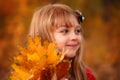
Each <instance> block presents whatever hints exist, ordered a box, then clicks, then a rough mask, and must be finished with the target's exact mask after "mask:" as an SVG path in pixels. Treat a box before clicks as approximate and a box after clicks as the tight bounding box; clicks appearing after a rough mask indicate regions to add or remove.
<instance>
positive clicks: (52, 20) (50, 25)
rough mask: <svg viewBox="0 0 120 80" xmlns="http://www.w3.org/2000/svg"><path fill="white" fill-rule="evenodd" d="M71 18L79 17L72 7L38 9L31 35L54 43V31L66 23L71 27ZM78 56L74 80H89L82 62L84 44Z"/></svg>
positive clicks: (56, 5)
mask: <svg viewBox="0 0 120 80" xmlns="http://www.w3.org/2000/svg"><path fill="white" fill-rule="evenodd" d="M71 16H75V17H76V18H77V15H76V14H75V11H74V10H72V9H71V8H70V7H68V6H66V5H63V4H49V5H47V6H44V7H42V8H41V9H38V10H37V11H36V12H35V13H34V15H33V19H32V22H31V26H30V32H29V35H31V36H32V37H35V36H36V35H39V36H40V37H41V40H42V41H44V40H48V41H50V42H51V41H53V37H52V36H53V35H52V31H53V30H54V29H56V28H57V27H59V26H61V25H62V23H65V25H66V26H67V27H69V26H71V25H72V24H71V22H72V18H71ZM78 53H79V54H77V56H76V57H75V58H74V59H73V62H72V64H71V65H72V69H71V74H72V75H73V76H72V77H73V78H74V80H87V76H86V71H85V67H84V64H83V62H82V53H83V42H82V44H81V48H80V49H79V50H78Z"/></svg>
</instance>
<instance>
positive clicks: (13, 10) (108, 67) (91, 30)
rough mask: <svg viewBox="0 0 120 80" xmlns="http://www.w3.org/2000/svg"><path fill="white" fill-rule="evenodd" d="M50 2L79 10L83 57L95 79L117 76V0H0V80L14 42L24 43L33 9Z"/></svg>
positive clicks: (119, 29) (119, 19) (119, 54)
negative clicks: (82, 30)
mask: <svg viewBox="0 0 120 80" xmlns="http://www.w3.org/2000/svg"><path fill="white" fill-rule="evenodd" d="M50 3H63V4H67V5H69V6H70V7H72V8H74V9H78V10H80V11H82V13H83V15H84V16H85V21H84V23H83V24H82V26H83V28H84V36H85V42H86V44H85V52H84V61H85V63H86V64H87V65H88V66H89V67H90V68H92V69H93V71H94V74H95V75H96V77H97V80H119V79H120V43H119V42H120V0H0V80H7V79H8V75H9V72H10V65H11V63H12V61H13V56H14V55H15V54H16V50H17V46H18V45H22V44H24V43H25V39H26V36H27V33H28V29H29V25H30V22H31V18H32V15H33V12H34V11H35V9H36V8H38V7H41V6H43V5H46V4H50Z"/></svg>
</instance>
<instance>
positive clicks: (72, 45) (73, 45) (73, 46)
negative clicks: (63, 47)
mask: <svg viewBox="0 0 120 80" xmlns="http://www.w3.org/2000/svg"><path fill="white" fill-rule="evenodd" d="M77 46H78V44H69V45H67V47H70V48H76V47H77Z"/></svg>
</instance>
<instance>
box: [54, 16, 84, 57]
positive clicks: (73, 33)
mask: <svg viewBox="0 0 120 80" xmlns="http://www.w3.org/2000/svg"><path fill="white" fill-rule="evenodd" d="M71 24H72V25H74V26H70V27H67V26H66V25H65V24H62V25H61V26H60V27H58V28H57V29H55V30H54V31H53V36H54V40H55V43H56V44H57V48H58V49H59V50H60V51H61V50H62V49H63V48H64V49H67V50H68V52H67V53H66V54H65V57H67V58H73V57H75V56H76V52H77V51H78V49H79V48H80V45H81V40H82V33H81V32H82V29H81V26H80V25H79V23H78V21H77V19H76V18H75V17H74V16H73V18H72V23H71Z"/></svg>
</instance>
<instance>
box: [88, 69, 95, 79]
mask: <svg viewBox="0 0 120 80" xmlns="http://www.w3.org/2000/svg"><path fill="white" fill-rule="evenodd" d="M86 74H87V77H88V79H89V80H96V78H95V76H94V75H93V74H92V71H91V70H90V69H86Z"/></svg>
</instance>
